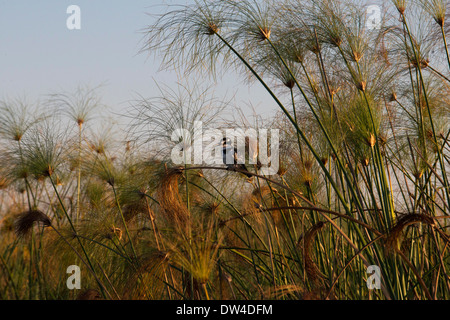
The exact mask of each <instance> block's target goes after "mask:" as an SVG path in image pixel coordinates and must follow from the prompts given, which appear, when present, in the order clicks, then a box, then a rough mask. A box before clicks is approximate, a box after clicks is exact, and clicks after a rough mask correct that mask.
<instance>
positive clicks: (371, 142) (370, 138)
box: [366, 133, 377, 148]
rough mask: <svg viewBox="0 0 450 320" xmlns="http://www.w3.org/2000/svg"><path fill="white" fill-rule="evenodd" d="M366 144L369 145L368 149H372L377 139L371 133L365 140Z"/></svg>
mask: <svg viewBox="0 0 450 320" xmlns="http://www.w3.org/2000/svg"><path fill="white" fill-rule="evenodd" d="M366 142H367V144H368V145H369V147H371V148H373V147H374V146H375V145H376V143H377V139H376V138H375V135H374V134H373V133H371V134H370V135H369V136H368V137H367V138H366Z"/></svg>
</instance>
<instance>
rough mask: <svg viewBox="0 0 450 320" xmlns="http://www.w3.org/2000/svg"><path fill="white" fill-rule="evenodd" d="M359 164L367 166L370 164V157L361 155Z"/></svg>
mask: <svg viewBox="0 0 450 320" xmlns="http://www.w3.org/2000/svg"><path fill="white" fill-rule="evenodd" d="M361 164H362V165H363V166H364V167H367V166H369V164H370V159H369V158H368V157H363V158H362V159H361Z"/></svg>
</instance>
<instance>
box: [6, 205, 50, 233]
mask: <svg viewBox="0 0 450 320" xmlns="http://www.w3.org/2000/svg"><path fill="white" fill-rule="evenodd" d="M35 222H38V223H39V222H41V223H42V224H43V225H44V226H45V227H49V226H51V224H52V223H51V221H50V218H49V217H48V216H47V215H46V214H45V213H43V212H42V211H39V210H29V211H25V212H23V213H21V214H20V215H19V217H18V218H17V220H16V221H15V230H16V234H17V235H19V236H25V235H27V234H28V232H29V231H30V230H31V228H32V227H33V224H34V223H35Z"/></svg>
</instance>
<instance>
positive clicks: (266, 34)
mask: <svg viewBox="0 0 450 320" xmlns="http://www.w3.org/2000/svg"><path fill="white" fill-rule="evenodd" d="M270 33H271V30H270V29H269V28H268V27H264V28H261V27H260V28H259V36H260V40H261V41H264V40H267V39H269V38H270Z"/></svg>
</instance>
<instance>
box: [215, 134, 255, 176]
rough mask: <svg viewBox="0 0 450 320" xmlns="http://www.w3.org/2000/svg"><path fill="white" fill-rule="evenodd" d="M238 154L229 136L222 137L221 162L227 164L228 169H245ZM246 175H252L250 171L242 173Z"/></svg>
mask: <svg viewBox="0 0 450 320" xmlns="http://www.w3.org/2000/svg"><path fill="white" fill-rule="evenodd" d="M239 157H240V156H239V155H238V153H237V148H234V147H233V145H232V144H231V139H230V138H223V140H222V158H223V163H224V164H225V165H226V166H227V169H228V170H236V169H238V170H243V171H247V172H248V170H247V167H246V166H245V164H244V162H243V161H240V160H241V159H240V158H239ZM243 174H245V175H246V176H247V177H249V178H251V177H252V175H251V174H250V173H243Z"/></svg>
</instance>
